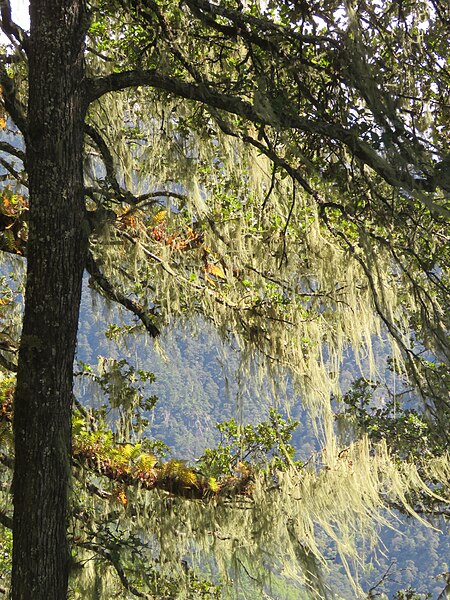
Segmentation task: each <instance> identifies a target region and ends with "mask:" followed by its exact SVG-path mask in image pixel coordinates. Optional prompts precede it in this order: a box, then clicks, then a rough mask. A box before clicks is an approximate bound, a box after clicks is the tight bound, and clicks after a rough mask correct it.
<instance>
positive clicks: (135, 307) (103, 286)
mask: <svg viewBox="0 0 450 600" xmlns="http://www.w3.org/2000/svg"><path fill="white" fill-rule="evenodd" d="M86 270H87V272H88V273H89V275H90V276H91V278H92V281H93V282H94V283H95V285H97V286H98V287H99V289H100V290H101V292H102V293H103V294H104V295H105V297H106V298H109V299H110V300H113V301H114V302H117V303H118V304H121V305H122V306H123V307H124V308H126V309H127V310H129V311H130V312H132V313H133V314H134V315H136V316H137V317H138V318H139V319H140V321H141V322H142V323H143V324H144V326H145V328H146V329H147V331H148V332H149V333H150V335H151V336H152V337H157V336H158V335H159V333H160V332H159V329H158V328H157V327H156V325H155V324H154V323H153V321H152V317H151V316H150V314H149V311H147V310H145V308H144V307H143V306H141V305H140V304H138V303H137V302H135V301H134V300H132V299H131V298H128V297H127V296H125V294H122V292H119V291H118V290H116V289H115V288H114V286H113V285H112V284H111V282H110V281H109V280H108V279H107V278H106V277H105V275H104V274H103V273H102V272H101V269H100V267H99V266H98V264H97V262H96V261H95V259H94V257H93V256H92V253H90V252H89V254H88V257H87V260H86Z"/></svg>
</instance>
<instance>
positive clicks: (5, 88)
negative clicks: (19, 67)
mask: <svg viewBox="0 0 450 600" xmlns="http://www.w3.org/2000/svg"><path fill="white" fill-rule="evenodd" d="M0 85H1V86H2V96H3V102H4V104H5V109H6V111H7V113H8V114H9V116H10V117H11V119H12V120H13V121H14V123H15V124H16V125H17V127H18V129H19V130H20V131H21V132H22V134H23V136H24V137H25V138H26V137H27V131H28V127H27V118H26V110H25V107H24V106H23V104H22V103H21V102H20V100H19V99H18V96H17V93H16V86H15V83H14V80H13V79H12V78H11V77H10V76H9V75H8V73H7V71H6V68H5V65H4V63H3V62H2V61H1V60H0Z"/></svg>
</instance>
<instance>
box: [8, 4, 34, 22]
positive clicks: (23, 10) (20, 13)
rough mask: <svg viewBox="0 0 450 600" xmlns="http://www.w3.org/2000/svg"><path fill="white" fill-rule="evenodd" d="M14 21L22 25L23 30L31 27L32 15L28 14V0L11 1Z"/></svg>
mask: <svg viewBox="0 0 450 600" xmlns="http://www.w3.org/2000/svg"><path fill="white" fill-rule="evenodd" d="M10 2H11V11H12V19H13V21H14V23H17V24H18V25H20V26H21V27H22V28H23V29H29V27H30V15H29V14H28V5H29V1H28V0H10Z"/></svg>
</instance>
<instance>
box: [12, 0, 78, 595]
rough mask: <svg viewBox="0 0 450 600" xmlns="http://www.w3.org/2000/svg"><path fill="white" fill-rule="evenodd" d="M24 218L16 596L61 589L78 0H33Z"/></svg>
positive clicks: (73, 287)
mask: <svg viewBox="0 0 450 600" xmlns="http://www.w3.org/2000/svg"><path fill="white" fill-rule="evenodd" d="M30 16H31V33H30V44H29V49H28V54H29V105H28V122H27V135H26V165H27V170H28V174H29V192H30V216H29V238H28V247H27V258H28V265H27V285H26V294H25V314H24V320H23V330H22V339H21V346H20V356H19V366H18V375H17V388H16V395H15V407H14V431H15V470H14V480H13V494H14V523H13V534H14V547H13V571H12V597H13V599H14V600H19V599H20V600H31V599H33V600H62V599H63V598H65V597H66V596H67V583H68V570H69V561H68V558H69V548H68V541H67V535H66V528H67V497H68V486H69V482H70V480H69V477H70V458H69V457H70V449H71V392H72V373H73V358H74V352H75V344H76V333H77V323H78V312H79V304H80V296H81V283H82V274H83V267H84V263H85V256H86V245H87V235H86V229H85V227H84V226H83V223H84V199H83V175H82V145H83V122H84V115H85V105H84V102H83V97H82V81H83V77H84V65H83V43H84V42H83V40H84V33H85V31H84V28H85V24H86V23H85V21H86V19H85V7H84V2H83V1H82V0H31V6H30Z"/></svg>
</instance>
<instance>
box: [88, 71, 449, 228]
mask: <svg viewBox="0 0 450 600" xmlns="http://www.w3.org/2000/svg"><path fill="white" fill-rule="evenodd" d="M85 85H86V94H87V97H88V101H89V102H93V101H94V100H97V99H98V98H100V97H101V96H103V95H104V94H106V93H108V92H113V91H120V90H125V89H127V88H129V87H136V86H140V85H143V86H150V87H154V88H156V89H160V90H164V91H166V92H169V93H171V94H174V95H176V96H179V97H181V98H185V99H187V100H193V101H196V102H201V103H203V104H205V105H207V106H209V107H212V108H216V109H219V110H224V111H226V112H228V113H231V114H234V115H237V116H240V117H243V118H245V119H247V120H249V121H251V122H252V123H255V124H258V125H269V126H272V127H274V128H275V129H280V128H281V129H294V130H299V131H303V132H306V133H309V134H314V135H319V136H323V137H325V138H327V139H329V140H335V141H338V142H340V143H342V144H344V145H345V146H347V148H348V149H349V150H350V152H351V154H352V155H353V156H355V157H356V158H358V159H359V160H361V161H362V162H363V163H364V164H366V165H367V166H368V167H370V168H371V169H373V171H375V172H376V173H378V175H380V176H381V177H382V178H383V179H384V180H385V181H386V182H387V183H388V184H389V185H391V186H393V187H396V188H402V189H405V190H407V191H408V192H410V193H413V194H414V195H415V196H416V198H417V199H418V200H419V201H420V202H421V203H422V204H424V205H426V206H427V208H428V209H429V210H430V211H432V212H435V213H436V214H438V215H440V216H441V217H444V218H445V219H450V210H449V209H448V208H446V207H445V206H442V205H440V204H437V203H436V202H434V201H433V200H431V199H430V198H429V197H428V196H426V194H425V193H424V191H433V190H431V189H428V188H429V187H430V186H429V183H428V182H427V181H424V180H418V179H415V178H414V177H413V176H412V175H410V174H409V173H407V172H405V171H398V170H397V169H396V168H395V166H393V165H392V164H391V163H390V162H389V161H387V160H386V159H385V158H383V157H382V156H381V155H380V154H378V153H377V151H376V150H374V148H372V146H370V144H369V143H367V142H366V141H364V140H362V139H361V138H360V135H359V131H358V129H357V128H355V127H349V128H345V127H342V126H341V125H339V124H335V123H328V122H326V121H317V120H316V121H314V120H312V119H311V118H310V117H302V116H299V115H298V114H296V113H294V112H292V113H290V112H289V111H287V110H286V111H284V112H280V111H277V110H276V109H275V107H272V109H273V110H272V111H271V112H272V113H273V114H272V115H271V114H268V112H267V111H264V114H263V113H261V112H260V111H259V110H258V109H257V105H256V104H252V103H250V102H248V101H247V100H243V99H242V98H240V97H238V96H232V95H229V94H226V93H222V92H219V91H216V90H214V89H212V87H211V86H210V85H209V84H207V83H200V84H198V83H192V82H190V83H188V82H186V81H182V80H181V79H177V78H175V77H169V76H168V75H163V74H161V73H159V72H158V71H157V70H156V69H150V70H131V71H122V72H121V73H111V74H110V75H106V76H105V77H96V78H93V79H88V80H87V81H86V83H85Z"/></svg>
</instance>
